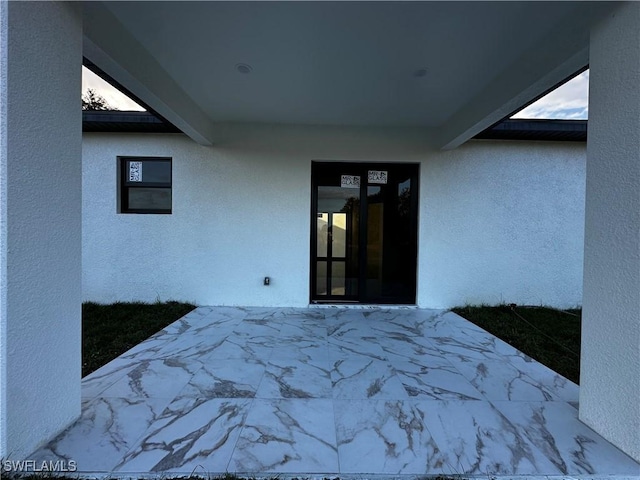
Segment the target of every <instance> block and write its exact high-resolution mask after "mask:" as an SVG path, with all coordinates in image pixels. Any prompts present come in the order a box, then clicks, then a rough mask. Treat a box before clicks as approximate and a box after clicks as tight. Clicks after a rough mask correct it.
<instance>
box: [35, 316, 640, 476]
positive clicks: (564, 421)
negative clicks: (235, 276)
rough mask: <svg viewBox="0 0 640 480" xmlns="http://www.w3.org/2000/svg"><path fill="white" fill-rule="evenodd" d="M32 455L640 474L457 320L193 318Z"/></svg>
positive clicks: (321, 470) (165, 333)
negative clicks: (70, 424) (66, 427)
mask: <svg viewBox="0 0 640 480" xmlns="http://www.w3.org/2000/svg"><path fill="white" fill-rule="evenodd" d="M82 394H83V403H82V415H81V417H80V418H79V419H78V421H77V422H75V423H74V424H73V425H72V426H70V427H69V428H68V429H67V430H66V431H65V432H63V433H62V434H60V435H59V436H58V437H57V438H55V439H54V440H53V441H51V442H50V443H49V444H48V445H46V446H45V447H43V448H41V449H40V450H38V451H37V452H35V453H34V454H33V455H32V456H31V457H30V458H32V459H34V460H36V461H44V460H67V461H68V460H75V461H76V462H77V465H78V471H80V472H91V473H99V472H106V473H108V474H109V475H110V476H112V477H114V476H121V477H123V476H124V477H126V476H127V475H132V476H134V475H139V474H149V473H153V472H162V473H170V474H186V475H188V474H190V473H192V472H193V473H196V474H201V475H207V474H210V475H215V474H220V473H224V472H230V473H238V474H248V475H259V476H265V475H269V474H279V475H285V476H286V475H293V474H295V475H298V476H303V477H304V476H307V477H313V476H318V475H319V476H324V475H326V476H331V475H340V476H342V477H343V478H352V477H354V476H355V477H356V478H366V477H376V476H377V477H379V476H383V477H384V476H387V477H395V476H398V475H414V476H415V475H418V476H420V475H437V474H446V475H458V474H460V475H462V474H464V475H468V476H479V477H482V478H490V477H494V476H495V477H508V476H528V477H533V478H535V477H559V476H563V477H565V478H569V477H572V478H577V477H581V476H584V475H589V476H590V477H589V478H593V477H594V476H607V477H609V476H611V475H614V476H615V475H617V476H619V477H621V478H622V477H624V478H627V477H628V478H634V477H635V476H640V465H638V464H637V463H636V462H634V461H633V460H632V459H631V458H630V457H628V456H627V455H625V454H624V453H622V452H621V451H620V450H618V449H617V448H615V447H614V446H612V445H611V444H610V443H608V442H607V441H606V440H604V439H603V438H602V437H600V436H599V435H598V434H596V433H595V432H593V431H592V430H591V429H589V428H588V427H587V426H585V425H584V424H582V423H581V422H580V421H579V420H578V412H577V409H576V406H577V402H578V386H577V385H575V384H573V383H572V382H570V381H568V380H566V379H565V378H563V377H561V376H559V375H557V374H555V373H554V372H552V371H551V370H549V369H548V368H546V367H545V366H543V365H541V364H539V363H537V362H535V361H533V360H532V359H530V358H529V357H527V356H526V355H524V354H522V353H521V352H519V351H517V350H515V349H514V348H513V347H511V346H510V345H508V344H506V343H504V342H502V341H501V340H499V339H497V338H496V337H494V336H492V335H490V334H488V333H487V332H485V331H484V330H482V329H480V328H479V327H476V326H475V325H473V324H471V323H469V322H467V321H466V320H464V319H462V318H461V317H459V316H457V315H455V314H454V313H451V312H446V311H436V310H421V309H416V308H388V309H387V308H363V309H354V308H349V309H343V308H309V309H292V308H287V309H271V308H232V307H200V308H198V309H196V310H194V311H192V312H191V313H189V314H188V315H186V316H185V317H183V318H182V319H180V320H178V321H177V322H175V323H173V324H172V325H170V326H168V327H167V328H165V329H164V330H162V331H160V332H158V333H157V334H155V335H153V336H152V337H151V338H149V339H148V340H146V341H144V342H143V343H141V344H139V345H137V346H136V347H134V348H133V349H131V350H130V351H128V352H127V353H125V354H124V355H122V356H121V357H119V358H117V359H116V360H114V361H112V362H110V363H109V364H107V365H105V366H104V367H102V368H101V369H99V370H98V371H96V372H94V373H93V374H91V375H89V376H87V377H86V378H85V379H83V382H82Z"/></svg>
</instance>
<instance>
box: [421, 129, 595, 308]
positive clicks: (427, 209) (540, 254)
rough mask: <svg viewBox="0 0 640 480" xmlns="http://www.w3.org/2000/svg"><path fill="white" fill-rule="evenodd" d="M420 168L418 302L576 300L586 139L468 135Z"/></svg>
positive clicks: (564, 302) (555, 303)
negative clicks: (465, 141) (462, 142)
mask: <svg viewBox="0 0 640 480" xmlns="http://www.w3.org/2000/svg"><path fill="white" fill-rule="evenodd" d="M424 167H425V168H423V170H422V185H423V190H422V199H421V200H422V209H421V213H422V218H421V222H420V225H421V228H420V239H421V244H420V252H421V255H420V278H419V280H420V292H421V296H420V302H421V304H423V305H425V306H430V307H451V306H454V305H464V304H482V303H486V304H489V305H495V304H499V303H517V304H519V305H541V304H543V305H553V306H556V307H571V306H576V305H579V304H581V299H582V251H583V231H584V190H585V144H584V143H578V144H576V143H555V142H519V141H502V142H499V141H476V142H471V143H469V144H466V145H463V146H462V147H459V148H458V149H456V150H452V151H448V152H438V153H437V154H434V155H432V156H430V157H429V158H428V159H427V160H426V161H425V163H424Z"/></svg>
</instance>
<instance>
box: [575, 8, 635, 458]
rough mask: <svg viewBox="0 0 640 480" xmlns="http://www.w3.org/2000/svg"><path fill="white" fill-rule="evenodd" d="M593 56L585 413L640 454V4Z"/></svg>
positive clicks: (598, 32) (616, 20) (616, 18)
mask: <svg viewBox="0 0 640 480" xmlns="http://www.w3.org/2000/svg"><path fill="white" fill-rule="evenodd" d="M590 55H591V59H590V68H591V73H590V79H589V82H590V86H589V115H590V120H589V142H588V147H587V194H586V220H585V250H584V252H585V264H584V265H585V266H584V309H583V316H582V352H581V353H582V363H581V378H580V385H581V388H580V419H581V420H582V421H584V422H585V423H587V424H588V425H590V426H591V427H593V428H594V429H595V430H596V431H597V432H598V433H600V434H601V435H603V436H604V437H605V438H607V439H608V440H610V441H611V442H612V443H614V444H615V445H617V446H618V447H619V448H621V449H622V450H624V451H625V452H627V453H628V454H629V455H631V456H632V457H633V458H634V459H636V460H638V461H640V402H639V399H640V193H639V192H640V100H639V99H640V92H639V90H638V89H639V85H640V3H636V2H629V3H626V4H623V5H622V6H621V7H620V8H619V9H618V10H617V11H616V12H615V13H614V14H612V15H611V16H610V17H609V18H608V19H607V20H606V21H604V22H603V23H602V24H601V25H599V26H598V27H596V28H594V30H593V31H592V34H591V54H590Z"/></svg>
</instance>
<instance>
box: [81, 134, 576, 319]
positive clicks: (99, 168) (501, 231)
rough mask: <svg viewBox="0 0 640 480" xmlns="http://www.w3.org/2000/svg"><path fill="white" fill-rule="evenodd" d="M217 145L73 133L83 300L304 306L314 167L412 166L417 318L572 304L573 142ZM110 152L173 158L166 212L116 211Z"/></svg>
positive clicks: (309, 138) (375, 140) (387, 137)
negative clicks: (428, 310) (417, 173)
mask: <svg viewBox="0 0 640 480" xmlns="http://www.w3.org/2000/svg"><path fill="white" fill-rule="evenodd" d="M219 133H220V137H221V141H220V142H219V143H218V144H217V145H215V146H213V147H203V146H199V145H197V144H195V143H194V142H192V141H190V140H189V139H187V138H186V137H184V136H182V135H137V134H120V135H118V134H85V136H84V147H83V158H84V161H83V164H84V166H83V245H84V247H83V296H84V298H85V300H93V301H99V302H110V301H114V300H133V299H136V300H145V301H154V300H156V299H162V300H166V299H169V298H173V299H179V300H188V301H194V302H196V303H198V304H212V305H222V304H233V305H265V306H266V305H291V306H304V305H307V304H308V301H309V250H310V246H309V239H310V232H309V230H310V227H309V225H310V219H309V215H310V177H311V161H312V160H323V161H326V160H330V161H363V162H375V161H397V162H414V163H420V164H421V185H420V189H421V190H420V192H421V196H420V203H421V208H420V230H419V241H420V253H419V278H418V290H419V292H418V300H417V301H418V304H419V305H420V306H423V307H451V306H454V305H458V304H464V303H467V302H472V303H481V302H485V303H497V302H501V301H504V302H516V303H528V304H541V303H543V304H551V305H556V306H563V307H566V306H573V305H577V304H580V303H581V282H582V241H583V225H584V223H583V222H584V220H583V219H584V163H585V146H584V144H568V143H546V142H542V143H532V142H529V143H527V142H488V141H482V142H472V143H470V144H468V145H465V146H463V147H461V148H459V149H456V150H453V151H449V152H440V151H435V152H434V151H432V150H431V149H430V148H429V147H428V142H427V141H426V139H425V138H424V135H423V132H420V131H409V132H407V131H394V130H379V129H376V130H365V129H348V130H347V129H339V128H311V127H285V126H282V127H275V126H273V127H266V126H263V127H241V128H240V127H235V128H230V127H229V128H227V129H225V130H222V131H221V132H219ZM118 155H141V156H153V155H158V156H170V157H172V158H173V175H174V177H173V178H174V181H173V213H172V214H171V215H126V214H117V213H116V211H117V206H116V205H117V203H116V191H117V181H116V180H117V178H116V176H117V175H116V171H117V170H116V168H117V167H116V166H117V161H116V159H117V156H118ZM267 275H268V276H270V277H271V278H272V285H271V286H269V287H264V286H263V285H262V279H263V277H264V276H267Z"/></svg>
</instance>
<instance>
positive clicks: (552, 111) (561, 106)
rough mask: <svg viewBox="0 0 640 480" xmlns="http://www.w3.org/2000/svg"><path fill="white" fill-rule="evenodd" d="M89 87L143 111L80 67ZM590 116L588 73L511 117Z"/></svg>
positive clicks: (117, 104)
mask: <svg viewBox="0 0 640 480" xmlns="http://www.w3.org/2000/svg"><path fill="white" fill-rule="evenodd" d="M88 88H92V89H93V90H95V91H96V93H98V94H99V95H101V96H102V97H103V98H104V99H105V100H106V101H107V103H108V104H109V105H110V106H111V108H113V109H115V110H144V108H142V107H141V106H140V105H138V104H137V103H135V102H134V101H133V100H131V99H130V98H128V97H127V96H125V95H124V94H122V93H120V92H119V91H118V90H116V89H115V88H113V87H112V86H111V85H109V84H108V83H107V82H105V81H104V80H102V79H101V78H100V77H98V76H97V75H96V74H95V73H93V72H92V71H90V70H89V69H87V68H85V67H82V91H83V92H86V90H87V89H88ZM588 113H589V70H587V71H585V72H583V73H581V74H580V75H578V76H577V77H575V78H573V79H572V80H570V81H569V82H567V83H565V84H564V85H562V86H561V87H559V88H557V89H556V90H554V91H553V92H551V93H549V94H548V95H546V96H544V97H542V98H541V99H540V100H538V101H537V102H535V103H533V104H531V105H529V106H528V107H527V108H525V109H524V110H521V111H520V112H518V113H516V114H515V115H514V116H513V117H511V118H547V119H551V118H553V119H563V120H586V119H587V118H588Z"/></svg>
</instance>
